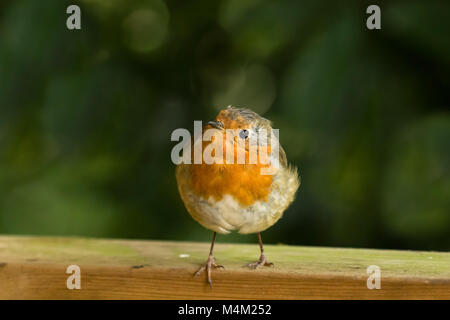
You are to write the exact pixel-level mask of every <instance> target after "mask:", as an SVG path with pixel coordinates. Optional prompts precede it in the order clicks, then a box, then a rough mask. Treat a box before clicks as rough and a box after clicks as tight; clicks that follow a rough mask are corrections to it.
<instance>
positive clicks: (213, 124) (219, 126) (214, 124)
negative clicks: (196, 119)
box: [208, 121, 224, 130]
mask: <svg viewBox="0 0 450 320" xmlns="http://www.w3.org/2000/svg"><path fill="white" fill-rule="evenodd" d="M208 124H209V125H210V126H211V127H213V128H216V129H219V130H223V129H224V127H223V123H222V122H220V121H209V122H208Z"/></svg>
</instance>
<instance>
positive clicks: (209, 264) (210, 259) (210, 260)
mask: <svg viewBox="0 0 450 320" xmlns="http://www.w3.org/2000/svg"><path fill="white" fill-rule="evenodd" d="M213 268H214V269H218V268H220V269H225V267H224V266H222V265H220V264H216V259H214V257H213V256H212V255H210V256H209V257H208V260H206V263H205V265H203V266H201V267H200V268H199V269H198V270H197V272H196V273H195V274H194V277H196V276H198V275H199V274H200V273H202V272H203V271H205V270H206V273H207V275H208V283H209V286H210V287H211V289H212V280H211V270H212V269H213Z"/></svg>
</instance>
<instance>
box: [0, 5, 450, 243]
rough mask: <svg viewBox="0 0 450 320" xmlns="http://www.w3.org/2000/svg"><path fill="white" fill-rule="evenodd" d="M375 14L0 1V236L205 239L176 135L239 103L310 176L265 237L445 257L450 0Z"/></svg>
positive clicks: (357, 8)
mask: <svg viewBox="0 0 450 320" xmlns="http://www.w3.org/2000/svg"><path fill="white" fill-rule="evenodd" d="M73 3H75V4H78V5H79V6H80V7H81V10H82V29H81V30H79V31H69V30H68V29H67V28H66V19H67V17H68V15H67V14H66V7H67V6H68V5H69V4H73ZM374 3H376V4H379V5H380V6H381V10H382V29H381V30H376V31H369V30H367V28H366V25H365V23H366V18H367V16H368V15H367V14H366V12H365V11H366V7H367V6H368V5H369V4H374ZM374 3H372V2H371V3H369V2H367V3H366V2H361V1H331V0H330V1H317V0H316V1H269V0H250V1H243V0H224V1H209V0H204V1H166V2H163V1H159V0H145V1H144V0H141V1H137V0H131V1H130V0H115V1H113V0H85V1H61V0H44V1H35V0H14V1H2V2H1V3H0V233H2V234H39V235H79V236H95V237H115V238H149V239H170V240H196V241H197V240H199V241H209V239H210V236H211V235H210V232H208V231H207V230H205V229H203V228H202V227H201V226H200V225H198V224H197V223H196V222H195V221H193V220H192V219H191V218H190V216H189V215H188V213H187V212H186V210H185V209H184V207H183V204H182V202H181V200H180V198H179V195H178V192H177V188H176V182H175V177H174V165H173V164H172V163H171V160H170V151H171V148H172V147H173V146H174V145H175V143H174V142H171V141H170V134H171V132H172V131H173V130H174V129H175V128H181V127H184V128H188V129H189V130H192V128H193V120H204V121H205V120H210V119H211V118H212V117H214V116H215V114H216V113H217V112H218V110H219V109H220V108H221V107H225V106H227V105H229V104H232V105H235V106H241V107H249V108H251V109H253V110H255V111H257V112H260V113H262V114H263V115H264V116H265V117H267V118H269V119H271V120H272V121H273V122H274V127H275V128H278V129H280V138H281V142H282V145H283V146H284V148H285V149H286V152H287V155H288V159H289V160H290V162H292V163H293V164H295V165H297V166H298V167H299V171H300V174H301V177H302V185H301V187H300V190H299V192H298V196H297V199H296V200H295V202H294V203H293V205H292V206H291V207H290V208H289V209H288V210H287V211H286V213H285V216H284V217H283V219H281V220H280V221H279V222H278V223H277V224H276V225H275V226H274V227H272V228H271V229H269V230H268V231H266V232H264V234H263V238H264V239H265V241H266V242H267V243H287V244H297V245H315V246H352V247H372V248H407V249H434V250H448V249H449V247H450V172H449V170H450V169H449V164H450V115H449V111H448V106H449V95H450V90H449V89H450V77H449V76H450V72H449V71H450V59H449V57H450V36H449V35H450V34H449V31H450V2H449V1H442V2H438V1H386V2H374ZM218 241H230V242H255V241H256V239H255V237H254V235H246V236H242V235H237V234H232V235H229V236H226V237H225V236H219V238H218Z"/></svg>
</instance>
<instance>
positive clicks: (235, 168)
mask: <svg viewBox="0 0 450 320" xmlns="http://www.w3.org/2000/svg"><path fill="white" fill-rule="evenodd" d="M260 169H261V166H260V165H256V164H255V165H245V164H223V165H220V164H212V165H207V164H193V165H191V178H192V180H191V184H192V191H193V192H194V193H195V194H197V195H199V196H202V197H203V198H205V199H208V198H209V197H210V196H212V197H214V199H216V200H217V201H220V200H221V199H222V198H223V196H224V195H226V194H229V195H231V196H233V198H235V200H237V201H238V202H239V203H240V204H241V205H242V206H249V205H251V204H253V203H254V202H255V201H258V200H262V201H265V200H267V199H268V196H269V194H270V191H271V185H272V176H271V175H261V173H260Z"/></svg>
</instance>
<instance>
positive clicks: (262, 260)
mask: <svg viewBox="0 0 450 320" xmlns="http://www.w3.org/2000/svg"><path fill="white" fill-rule="evenodd" d="M258 241H259V248H260V249H261V255H260V256H259V260H258V261H256V262H254V263H249V264H248V265H247V267H250V268H252V269H256V268H258V267H261V266H266V267H269V266H273V263H272V262H269V261H267V260H266V256H265V255H264V247H263V243H262V238H261V232H258Z"/></svg>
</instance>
